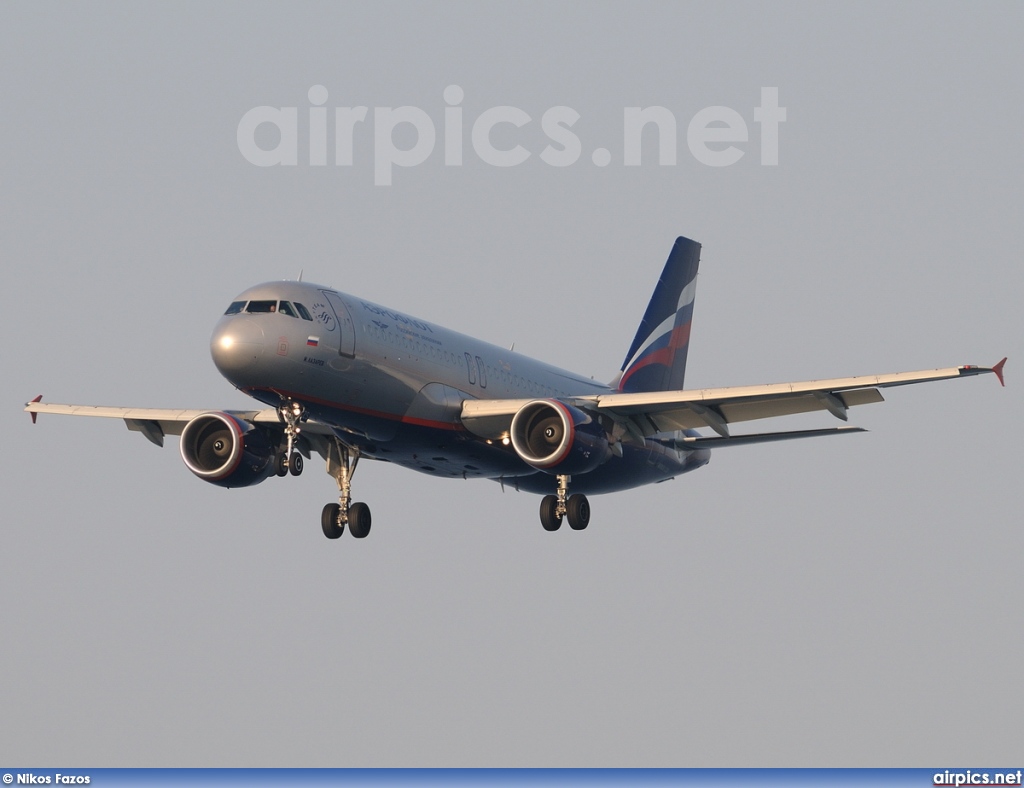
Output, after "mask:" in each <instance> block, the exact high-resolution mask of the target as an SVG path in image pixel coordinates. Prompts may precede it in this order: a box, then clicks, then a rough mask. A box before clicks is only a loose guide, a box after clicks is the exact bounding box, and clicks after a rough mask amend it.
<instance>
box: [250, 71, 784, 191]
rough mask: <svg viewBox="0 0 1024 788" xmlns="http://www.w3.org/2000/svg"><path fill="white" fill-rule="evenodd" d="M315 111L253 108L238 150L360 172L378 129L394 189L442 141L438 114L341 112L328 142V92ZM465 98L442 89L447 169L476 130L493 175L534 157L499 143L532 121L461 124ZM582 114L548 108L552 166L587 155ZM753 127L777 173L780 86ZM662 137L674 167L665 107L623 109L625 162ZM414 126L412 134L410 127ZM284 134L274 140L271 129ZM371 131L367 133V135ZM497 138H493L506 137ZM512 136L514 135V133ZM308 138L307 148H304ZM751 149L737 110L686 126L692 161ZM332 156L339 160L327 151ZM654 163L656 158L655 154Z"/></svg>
mask: <svg viewBox="0 0 1024 788" xmlns="http://www.w3.org/2000/svg"><path fill="white" fill-rule="evenodd" d="M308 98H309V103H310V105H311V106H309V107H308V108H305V109H304V111H303V112H302V116H303V117H302V122H301V123H300V119H299V115H300V113H299V108H298V107H253V108H252V109H250V110H249V111H248V112H246V113H245V115H243V116H242V119H241V120H240V121H239V122H238V133H237V138H238V150H239V151H240V152H241V154H242V156H244V157H245V159H246V161H248V162H249V163H250V164H255V165H256V166H257V167H274V166H282V167H288V166H293V167H294V166H297V165H298V164H299V153H300V142H299V139H300V136H301V137H302V138H303V140H302V142H303V144H302V145H301V148H304V149H305V150H303V151H302V153H303V156H302V158H303V160H304V161H303V164H305V163H306V162H305V159H306V158H307V157H306V155H305V154H306V153H307V152H308V161H309V166H311V167H325V166H327V164H328V160H329V159H330V160H331V163H332V164H333V165H335V166H337V167H350V166H352V163H353V160H354V158H355V151H356V148H357V145H356V140H357V138H362V137H365V136H366V135H367V134H369V133H370V131H369V130H368V129H366V126H367V125H371V124H372V126H373V129H372V135H373V182H374V183H375V184H377V185H378V186H390V185H391V182H392V178H393V177H394V168H395V167H415V166H417V165H419V164H422V163H423V162H425V161H427V159H429V158H430V156H431V155H432V154H433V153H434V148H435V147H436V145H437V142H438V130H437V126H436V125H435V123H434V120H433V119H432V118H431V116H430V115H429V114H428V113H427V112H425V111H424V110H422V109H420V108H419V107H374V108H373V112H372V114H371V112H370V109H369V107H334V112H333V113H332V114H333V140H332V139H330V136H331V135H329V134H328V108H327V107H326V106H324V105H325V104H326V103H327V98H328V94H327V88H325V87H324V86H323V85H314V86H313V87H311V88H310V89H309V93H308ZM464 98H465V94H464V92H463V90H462V88H460V87H459V86H458V85H449V86H448V87H447V88H445V90H444V103H445V106H444V110H443V112H444V121H443V123H442V124H441V129H442V130H441V135H442V138H443V141H442V147H443V149H444V154H443V155H444V163H445V165H446V166H449V167H459V166H462V163H463V158H464V154H465V153H466V146H465V143H464V139H463V138H464V136H465V132H466V131H467V130H468V132H469V142H470V148H471V149H472V151H473V153H474V154H475V155H476V157H477V158H478V159H480V161H482V162H484V163H485V164H489V165H491V166H492V167H515V166H518V165H520V164H522V163H523V162H525V161H526V160H527V159H529V158H530V157H531V156H533V154H534V151H530V150H528V149H527V148H526V147H524V145H523V144H522V142H520V143H518V144H509V143H508V142H507V141H506V142H503V143H501V146H500V147H499V145H498V144H496V143H495V141H494V139H493V137H492V131H493V130H494V129H495V127H497V126H500V125H503V124H506V125H511V126H512V127H514V128H515V129H522V128H523V127H524V126H527V124H530V123H533V122H534V118H533V117H531V116H530V114H529V113H527V112H526V111H524V110H522V109H519V108H518V107H509V106H500V107H491V108H490V109H487V110H484V111H483V112H481V113H480V114H479V115H478V116H477V117H476V118H474V119H472V120H471V121H470V119H468V118H464V117H463V108H462V106H461V104H462V101H463V99H464ZM579 119H580V114H579V113H578V112H577V111H576V110H574V109H573V108H572V107H565V106H558V107H550V108H549V109H547V110H546V111H545V112H544V113H543V114H542V115H541V117H540V127H541V130H542V131H543V132H544V134H545V136H546V137H547V139H548V140H549V144H548V145H546V146H545V147H544V149H543V150H541V151H539V153H538V154H537V155H538V157H539V158H540V160H541V161H543V162H544V163H545V164H547V165H549V166H551V167H569V166H571V165H573V164H575V163H576V162H577V161H579V159H580V157H581V156H582V155H583V143H582V142H581V140H580V138H579V136H577V134H576V133H575V132H574V131H573V130H572V127H573V126H574V125H575V124H576V121H578V120H579ZM752 119H753V122H754V123H755V124H756V125H757V126H758V136H759V138H760V140H759V142H760V146H759V147H760V164H761V165H762V166H764V167H774V166H777V165H778V163H779V124H781V123H783V122H784V121H785V120H786V108H785V107H780V106H779V89H778V88H777V87H770V88H765V87H763V88H761V104H760V106H757V107H754V109H753V113H752ZM648 125H653V126H654V127H655V128H656V130H657V141H658V153H657V156H658V163H659V164H660V165H662V166H673V165H675V164H676V155H677V144H676V142H677V139H676V138H677V123H676V117H675V115H674V114H673V113H672V112H671V110H669V109H667V108H665V107H661V106H651V107H625V108H624V109H623V111H622V159H621V162H622V164H623V165H624V166H627V167H638V166H640V164H641V160H642V159H641V136H642V134H643V130H644V128H645V127H646V126H648ZM261 127H269V128H267V131H265V132H263V133H264V135H265V137H267V138H274V139H275V142H274V143H273V146H272V147H265V146H261V145H260V143H259V142H258V141H257V135H258V134H259V133H260V131H259V130H261ZM402 127H408V128H402ZM274 129H276V133H275V132H274V131H273V130H274ZM364 129H366V130H365V131H364ZM396 129H398V130H399V135H400V136H401V138H402V139H403V140H405V139H408V138H410V137H414V138H415V142H414V143H413V144H412V145H411V147H399V146H398V145H397V144H396V143H395V131H396ZM510 131H511V130H509V129H501V130H500V132H499V134H500V137H501V139H502V140H508V139H509V138H510V135H509V132H510ZM499 134H495V135H493V136H499ZM513 137H514V134H513ZM307 139H308V145H307V144H306V142H307ZM749 142H750V128H749V126H748V124H747V121H746V120H745V119H744V117H743V115H742V114H740V113H739V112H737V111H736V110H734V109H731V108H729V107H705V108H704V109H702V110H700V111H699V112H697V113H696V114H694V115H693V117H692V118H690V120H689V122H688V124H687V126H686V145H687V147H688V148H689V150H690V154H691V155H692V156H693V158H694V159H696V160H697V161H698V162H700V163H701V164H704V165H707V166H708V167H729V166H731V165H733V164H735V163H736V162H738V161H739V160H740V159H741V158H743V156H744V155H746V153H747V152H748V151H747V147H748V143H749ZM329 151H331V152H332V153H333V155H332V156H329V155H328V152H329ZM648 157H649V160H650V159H651V158H653V151H652V152H650V153H649V154H648ZM590 160H591V162H592V163H593V164H594V165H595V166H597V167H607V166H608V165H609V164H611V163H612V152H611V151H610V150H609V149H608V148H601V147H599V148H594V149H593V150H592V151H591V153H590Z"/></svg>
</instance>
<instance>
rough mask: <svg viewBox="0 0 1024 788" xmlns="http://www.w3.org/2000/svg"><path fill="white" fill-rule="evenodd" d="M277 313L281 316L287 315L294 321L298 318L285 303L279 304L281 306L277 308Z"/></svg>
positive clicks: (289, 305)
mask: <svg viewBox="0 0 1024 788" xmlns="http://www.w3.org/2000/svg"><path fill="white" fill-rule="evenodd" d="M278 311H279V312H280V313H281V314H282V315H288V317H294V318H295V319H298V317H299V316H298V315H297V314H295V310H294V309H293V308H292V305H291V304H289V303H288V302H287V301H282V302H281V305H280V306H279V307H278Z"/></svg>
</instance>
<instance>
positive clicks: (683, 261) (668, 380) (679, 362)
mask: <svg viewBox="0 0 1024 788" xmlns="http://www.w3.org/2000/svg"><path fill="white" fill-rule="evenodd" d="M699 264H700V244H699V243H697V242H696V241H691V240H690V239H689V238H682V237H680V238H677V239H676V242H675V245H674V246H673V247H672V252H671V253H670V254H669V256H668V262H666V263H665V270H664V271H662V272H661V279H659V280H658V286H657V287H656V288H655V289H654V295H653V296H651V303H650V304H648V306H647V312H646V313H644V319H643V320H641V321H640V328H639V329H637V332H636V338H635V339H634V340H633V344H632V345H631V346H630V348H629V352H628V353H627V354H626V360H625V361H624V362H623V364H622V371H621V373H620V374H619V379H618V389H619V391H675V390H678V389H681V388H682V387H683V375H684V374H685V372H686V353H687V350H688V349H689V347H690V324H691V322H692V320H693V299H694V295H695V294H696V291H697V266H698V265H699Z"/></svg>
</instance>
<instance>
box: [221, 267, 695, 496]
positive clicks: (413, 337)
mask: <svg viewBox="0 0 1024 788" xmlns="http://www.w3.org/2000/svg"><path fill="white" fill-rule="evenodd" d="M229 312H233V313H232V314H225V315H224V316H223V317H222V318H221V319H220V321H219V322H218V323H217V325H216V327H215V329H214V332H213V336H212V338H211V353H212V355H213V359H214V362H215V364H216V365H217V367H218V369H219V370H220V371H221V373H222V374H223V375H224V376H225V377H226V378H227V379H228V380H229V381H230V382H231V383H232V384H233V385H235V386H236V387H237V388H238V389H240V390H241V391H243V392H245V393H246V394H248V395H249V396H252V397H254V398H255V399H257V400H259V401H260V402H263V403H266V404H268V405H271V406H274V407H277V406H278V405H280V404H281V403H282V402H287V401H289V400H291V401H295V402H299V403H301V404H302V405H303V406H304V407H305V408H306V410H307V412H308V413H309V415H310V417H311V418H314V419H316V420H317V421H320V422H323V423H325V424H329V425H331V427H332V428H334V429H335V430H336V431H337V434H338V436H339V437H341V438H343V440H345V441H346V442H347V443H348V444H350V445H353V446H355V447H357V448H358V449H359V451H360V452H361V454H362V455H363V456H366V457H370V458H374V459H379V460H385V461H390V462H394V463H397V464H399V465H402V466H404V467H407V468H411V469H413V470H418V471H421V472H424V473H428V474H431V475H434V476H439V477H451V478H479V477H484V478H491V479H498V480H501V481H502V482H503V483H505V484H509V485H511V486H514V487H516V488H517V489H524V490H529V491H532V492H542V493H549V492H552V491H553V490H554V489H555V484H556V481H555V476H554V475H552V474H548V473H544V472H539V471H537V470H535V469H534V468H532V467H530V466H529V465H527V464H526V463H525V462H524V461H523V460H522V459H520V457H519V456H518V455H517V453H516V452H515V450H514V448H513V447H512V446H510V445H508V442H507V440H506V441H502V440H500V439H499V440H488V439H483V438H480V437H478V436H476V435H474V434H472V433H470V432H469V431H468V430H467V429H466V428H465V427H464V426H463V425H462V422H461V420H460V414H461V411H462V402H463V401H464V400H466V399H520V398H521V399H546V398H560V397H571V396H579V395H581V394H594V393H610V392H612V391H613V389H611V388H610V387H609V386H607V385H604V384H600V383H596V382H595V381H593V380H592V379H589V378H586V377H583V376H580V375H577V374H574V373H572V372H569V371H566V370H563V369H559V368H557V367H554V366H551V365H549V364H544V363H543V362H540V361H537V360H535V359H532V358H529V357H528V356H524V355H522V354H520V353H516V352H514V351H512V350H508V349H505V348H501V347H498V346H496V345H491V344H489V343H486V342H482V341H480V340H479V339H475V338H473V337H469V336H466V335H465V334H460V333H458V332H455V331H451V330H449V329H446V328H443V327H441V326H439V325H437V324H435V323H430V322H428V321H425V320H421V319H419V318H415V317H412V316H410V315H407V314H405V313H403V312H399V311H396V310H392V309H389V308H387V307H384V306H381V305H379V304H374V303H371V302H369V301H366V300H363V299H360V298H357V297H355V296H352V295H348V294H345V293H341V292H338V291H336V290H332V289H330V288H326V287H320V286H317V285H313V284H307V283H302V282H272V283H267V284H262V285H257V286H256V287H253V288H250V289H248V290H246V291H245V292H243V293H241V294H240V295H239V296H238V297H237V298H236V299H235V301H234V302H233V303H232V306H231V308H230V309H229ZM709 456H710V452H708V451H707V450H706V449H705V450H692V451H687V450H676V449H671V448H667V447H665V446H662V445H660V444H658V443H654V442H652V441H643V442H640V441H624V442H623V443H622V444H621V456H617V455H616V456H613V457H611V458H610V459H609V460H608V461H607V462H605V463H604V464H603V465H601V466H600V467H598V468H597V469H596V470H594V471H591V472H589V473H586V474H583V475H580V476H578V477H574V479H573V489H574V490H578V491H580V492H590V493H602V492H613V491H616V490H622V489H627V488H630V487H635V486H639V485H643V484H649V483H651V482H657V481H663V480H666V479H671V478H673V477H675V476H677V475H679V474H681V473H684V472H686V471H689V470H693V469H695V468H698V467H700V466H701V465H704V464H706V463H707V461H708V458H709Z"/></svg>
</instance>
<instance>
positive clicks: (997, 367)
mask: <svg viewBox="0 0 1024 788" xmlns="http://www.w3.org/2000/svg"><path fill="white" fill-rule="evenodd" d="M1005 363H1006V356H1003V360H1002V361H1000V362H999V363H998V364H996V365H995V366H994V367H992V371H993V372H995V373H996V377H997V378H999V385H1000V386H1004V387H1005V386H1006V381H1004V380H1003V364H1005Z"/></svg>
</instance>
